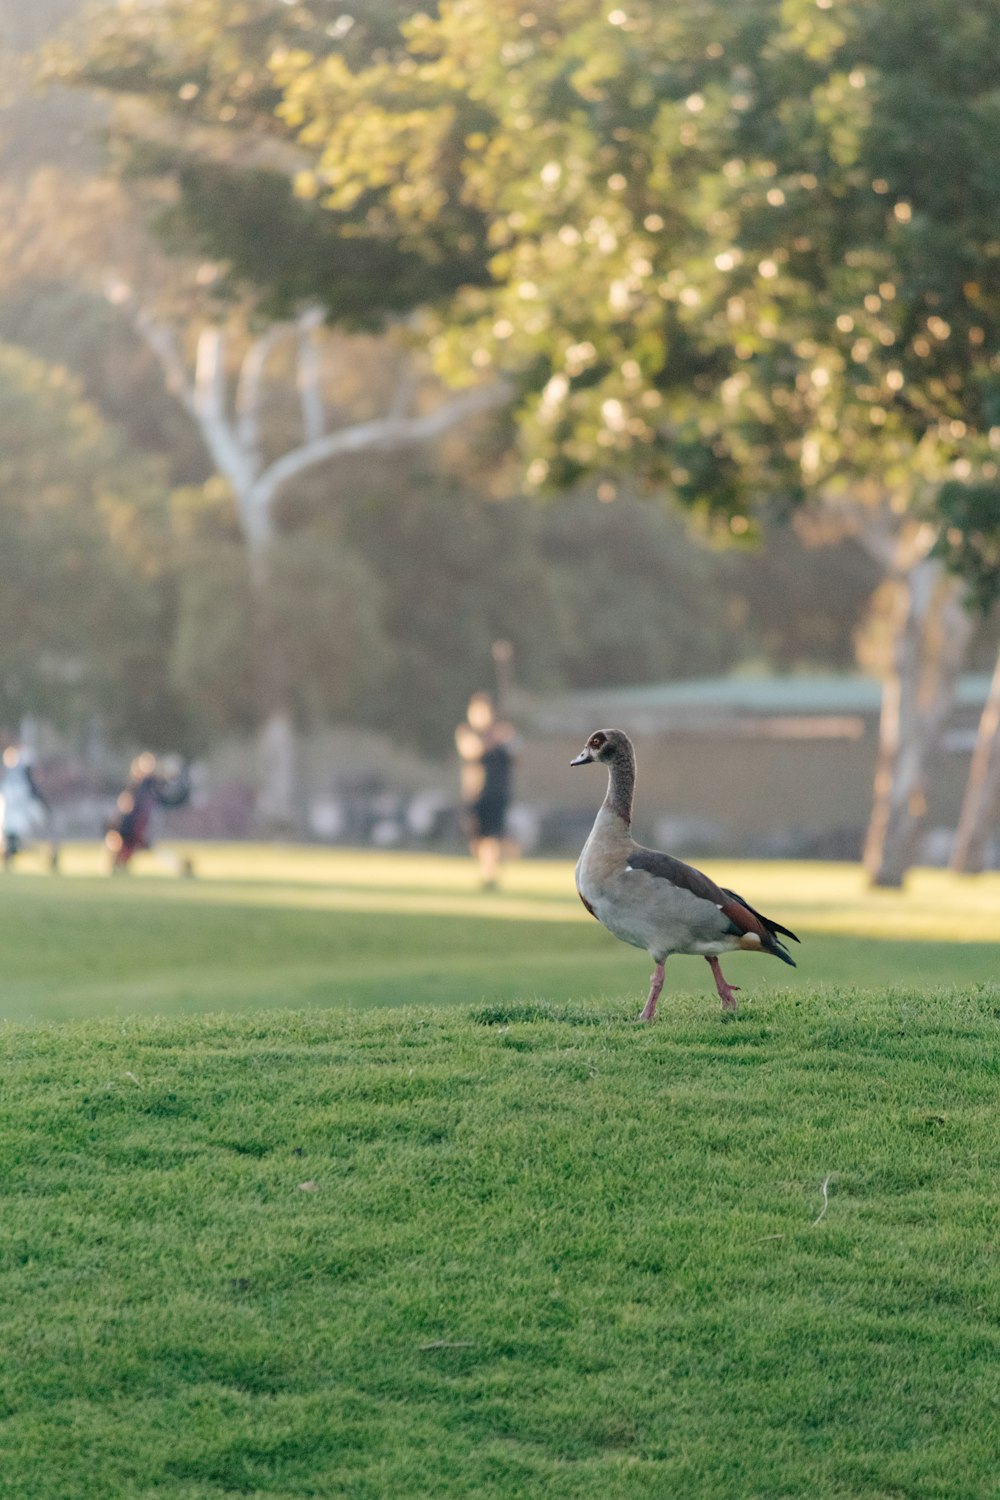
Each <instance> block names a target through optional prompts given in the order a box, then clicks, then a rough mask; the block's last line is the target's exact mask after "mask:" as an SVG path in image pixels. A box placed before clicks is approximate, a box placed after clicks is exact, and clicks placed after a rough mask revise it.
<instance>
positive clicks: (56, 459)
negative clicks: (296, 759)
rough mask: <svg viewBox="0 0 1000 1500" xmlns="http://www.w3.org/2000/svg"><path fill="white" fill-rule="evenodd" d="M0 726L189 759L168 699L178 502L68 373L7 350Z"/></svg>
mask: <svg viewBox="0 0 1000 1500" xmlns="http://www.w3.org/2000/svg"><path fill="white" fill-rule="evenodd" d="M0 524H2V531H3V537H4V544H3V547H2V548H0V575H2V576H0V643H2V645H0V662H2V666H0V723H2V724H4V725H6V726H7V728H8V731H12V730H13V731H16V728H17V725H18V723H19V721H20V719H21V718H22V716H24V715H25V714H42V715H44V716H45V717H47V718H50V719H52V720H53V721H54V722H56V723H59V724H62V725H64V726H66V727H70V728H79V727H81V726H82V725H84V724H85V723H86V722H87V721H88V719H89V718H90V717H91V716H93V715H95V714H100V715H101V716H102V718H103V719H104V721H105V722H106V723H107V724H108V725H109V727H110V728H111V729H112V730H113V731H114V732H116V733H118V734H120V735H122V736H124V737H126V738H128V739H131V740H132V741H133V742H134V741H135V740H143V739H154V740H155V741H156V742H157V743H173V744H175V745H179V746H180V747H181V748H187V743H186V741H187V737H188V735H189V732H190V731H189V725H188V723H187V722H186V720H185V718H184V715H183V713H182V712H181V710H180V707H179V704H178V700H177V698H176V696H175V695H173V694H171V693H170V692H169V691H165V690H164V687H163V683H164V680H165V677H166V672H165V667H164V663H165V659H166V655H167V652H168V649H169V641H170V637H171V633H172V630H173V595H172V578H171V566H170V565H171V557H172V545H171V532H170V521H169V505H168V496H167V491H166V488H165V486H164V485H163V483H162V480H161V479H160V477H159V475H158V474H157V472H156V470H155V469H154V468H153V467H151V465H150V464H149V463H148V462H146V461H145V460H143V459H141V458H138V457H136V455H135V454H134V453H132V452H130V451H129V449H128V448H127V447H126V446H125V445H124V444H123V443H122V442H121V441H120V440H119V439H118V438H117V437H116V435H115V434H114V432H113V431H111V430H110V429H109V428H108V427H107V426H106V425H105V424H104V423H103V421H102V420H101V418H100V417H99V415H98V413H97V412H96V411H95V409H94V408H93V407H91V406H90V405H88V404H87V403H86V402H84V401H83V400H82V399H81V398H80V394H79V389H78V386H77V385H76V383H75V382H74V381H73V380H72V379H71V378H70V377H69V376H68V375H67V374H66V372H65V371H62V370H59V369H56V368H54V367H52V366H50V365H46V364H44V363H43V362H41V361H40V360H37V359H33V358H32V357H30V356H29V355H26V354H25V353H24V352H23V351H21V350H18V349H14V348H11V347H9V346H5V345H0Z"/></svg>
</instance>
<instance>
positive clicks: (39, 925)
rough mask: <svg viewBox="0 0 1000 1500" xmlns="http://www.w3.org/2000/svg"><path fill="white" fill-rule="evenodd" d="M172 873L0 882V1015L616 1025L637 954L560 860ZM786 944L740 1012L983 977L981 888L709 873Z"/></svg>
mask: <svg viewBox="0 0 1000 1500" xmlns="http://www.w3.org/2000/svg"><path fill="white" fill-rule="evenodd" d="M182 852H183V854H184V855H185V857H189V858H190V859H191V860H192V862H193V864H194V868H195V870H196V872H197V873H196V878H195V879H193V880H187V879H181V878H178V877H177V875H176V874H175V873H171V872H170V870H169V868H168V867H167V866H165V865H163V864H161V863H159V862H157V861H156V860H155V859H154V858H153V857H151V856H145V857H143V859H142V860H141V861H140V862H138V863H137V867H136V873H135V874H134V875H132V876H129V877H127V878H124V879H122V878H119V879H115V880H112V879H110V878H109V877H108V876H107V875H102V874H100V873H99V872H100V870H101V853H100V851H99V849H98V848H97V847H96V846H68V847H67V849H66V850H65V854H64V861H63V868H64V873H63V874H62V875H60V876H58V877H52V876H49V875H44V876H43V875H42V873H41V868H42V867H41V863H40V862H36V864H35V867H34V873H33V871H32V865H31V863H30V861H27V860H26V861H25V863H24V865H23V867H21V869H20V870H19V872H18V873H15V874H14V875H12V876H10V877H9V878H7V879H5V880H4V881H3V882H2V884H0V946H2V951H3V954H4V983H3V988H2V993H0V1015H3V1016H7V1017H8V1018H22V1019H31V1018H36V1019H44V1018H58V1019H68V1018H71V1017H73V1016H82V1015H101V1014H105V1015H109V1014H131V1013H141V1014H165V1015H171V1014H184V1013H187V1012H191V1011H211V1010H255V1009H262V1008H279V1007H290V1008H295V1007H298V1006H303V1005H316V1006H324V1007H329V1006H333V1007H354V1008H357V1007H361V1008H363V1007H368V1006H384V1005H398V1004H433V1005H442V1004H451V1003H459V1004H467V1003H468V1004H473V1005H475V1004H481V1005H490V1004H501V1005H506V1004H515V1005H520V1004H534V1003H538V1004H554V1005H559V1004H573V1005H580V1004H589V1003H590V1002H591V1001H592V1000H593V999H594V998H595V997H602V996H606V997H609V998H610V997H617V1000H616V1004H617V1005H618V1006H619V1008H620V1011H621V1014H622V1015H630V1014H632V1012H633V1010H634V1009H636V1008H637V1006H638V1004H639V1003H640V1001H641V998H642V995H643V993H644V990H645V988H646V981H647V978H648V969H649V964H648V960H647V958H646V957H645V956H644V955H643V954H641V953H639V952H637V951H636V950H634V949H630V948H626V947H624V946H623V945H622V944H620V943H618V942H616V941H615V940H614V939H613V938H612V937H610V936H609V934H608V933H606V932H605V931H604V930H603V929H602V928H601V927H600V926H599V925H598V924H597V923H596V922H594V921H593V919H592V918H591V917H590V916H588V914H587V913H586V912H585V911H584V909H583V907H582V905H581V903H580V902H579V900H578V899H577V896H576V893H575V889H574V885H573V869H572V863H571V862H570V861H567V860H559V861H527V860H526V861H521V862H517V863H512V864H511V865H510V866H509V867H508V868H507V870H506V871H505V875H504V889H503V890H502V891H500V892H498V893H497V892H489V893H484V892H481V891H480V890H478V888H477V877H476V871H475V869H474V867H473V865H472V862H471V861H470V860H468V859H463V858H456V857H446V856H424V855H418V854H381V853H373V852H371V851H364V852H358V851H351V850H326V849H319V848H294V847H281V846H278V847H271V846H267V845H214V844H212V845H208V844H206V845H191V846H185V847H184V849H183V851H182ZM709 868H710V869H711V870H712V872H713V873H714V874H716V875H717V876H719V877H720V878H722V879H724V880H725V882H726V884H728V885H731V886H732V887H733V888H735V889H736V890H739V891H741V892H742V893H743V894H744V895H745V896H746V898H747V899H748V900H750V901H752V902H754V903H755V904H756V905H759V906H760V907H761V908H762V909H763V910H765V911H768V912H769V913H772V914H773V915H774V916H776V917H778V918H779V920H782V921H784V922H785V923H786V924H787V925H789V926H791V927H793V928H794V929H795V930H796V931H798V932H799V934H800V936H801V937H802V938H803V944H802V947H801V948H797V949H796V950H795V954H796V957H797V959H798V961H799V965H800V967H799V970H798V971H797V972H795V971H793V970H791V969H788V968H786V967H785V966H783V965H778V964H776V963H773V962H770V961H769V960H767V959H763V958H760V957H758V956H756V955H744V954H736V955H734V956H733V957H732V959H731V960H729V961H728V962H727V973H731V976H732V978H733V980H734V982H735V983H738V984H740V985H741V986H742V987H743V996H742V1001H743V1004H744V1005H745V1006H752V1005H753V1004H754V1003H755V1002H756V1000H757V999H758V998H760V997H764V996H767V995H770V994H782V993H787V994H797V993H800V992H801V991H802V990H803V989H804V988H810V987H813V988H815V987H816V986H820V987H822V986H824V985H834V986H841V985H857V986H860V987H862V988H877V987H884V986H886V985H892V986H894V987H897V988H903V989H905V988H907V987H909V988H913V989H915V990H917V991H921V992H928V991H932V990H936V989H938V988H940V987H941V986H950V985H955V984H983V983H987V982H989V981H990V980H992V978H993V977H994V975H995V972H996V957H997V950H996V946H995V943H996V938H997V935H998V918H997V913H998V911H1000V877H997V876H994V875H990V876H983V877H980V878H977V879H975V880H968V881H961V880H958V879H956V878H955V877H949V876H947V875H946V874H944V873H942V872H936V871H917V872H915V873H914V875H913V877H912V878H911V881H910V882H909V884H908V886H907V889H906V890H905V891H903V892H891V893H886V892H868V891H867V890H866V889H865V886H864V880H863V876H862V874H861V872H860V871H859V870H858V869H857V868H856V867H854V866H850V865H822V864H790V863H776V864H769V863H764V862H760V863H754V864H743V863H740V862H739V861H733V862H731V863H729V864H726V865H723V864H721V863H720V864H718V865H713V866H710V867H709ZM687 993H691V994H698V995H700V996H702V997H703V1001H704V1004H705V1005H706V1007H708V1009H709V1010H710V1011H711V1010H712V1009H713V1007H714V1005H715V1000H714V998H713V986H712V984H711V976H710V974H709V972H708V968H707V965H705V964H704V963H703V962H701V961H700V960H696V959H684V958H677V959H672V960H671V961H670V963H669V964H668V967H667V985H666V990H665V1002H664V1003H665V1012H664V1013H665V1015H667V1016H669V1014H670V1007H671V1004H672V997H675V996H678V995H681V994H687Z"/></svg>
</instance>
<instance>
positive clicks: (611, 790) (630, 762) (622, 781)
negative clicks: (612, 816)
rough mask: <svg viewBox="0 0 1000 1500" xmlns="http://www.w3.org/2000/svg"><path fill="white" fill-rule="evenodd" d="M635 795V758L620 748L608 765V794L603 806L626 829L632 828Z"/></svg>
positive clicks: (623, 748)
mask: <svg viewBox="0 0 1000 1500" xmlns="http://www.w3.org/2000/svg"><path fill="white" fill-rule="evenodd" d="M634 794H635V757H634V756H633V755H632V754H631V753H630V752H629V751H628V750H627V749H626V748H625V747H624V746H622V747H621V749H620V750H618V752H617V754H616V755H615V757H614V759H613V760H612V761H611V762H610V763H609V765H608V794H607V796H606V797H605V799H604V806H605V807H606V808H608V809H609V810H610V811H611V812H613V813H616V814H617V816H618V817H619V818H621V820H622V822H623V823H624V824H625V827H626V828H631V826H632V798H633V796H634Z"/></svg>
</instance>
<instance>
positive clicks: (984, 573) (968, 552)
mask: <svg viewBox="0 0 1000 1500" xmlns="http://www.w3.org/2000/svg"><path fill="white" fill-rule="evenodd" d="M940 504H941V509H942V512H943V514H944V517H945V519H946V520H947V521H948V522H949V523H950V524H949V525H948V526H947V527H946V529H945V531H944V533H943V535H942V537H941V539H940V541H939V543H938V551H939V553H940V554H941V555H942V556H943V558H944V559H945V561H946V562H947V563H948V565H949V566H950V567H951V568H952V569H953V570H955V571H956V572H958V573H959V574H960V575H961V576H963V577H965V578H967V579H969V580H970V589H971V592H972V597H973V600H974V602H975V604H976V606H977V608H978V609H979V610H981V611H982V613H983V614H984V615H986V616H987V617H989V615H990V612H991V611H994V612H995V606H996V604H997V602H998V601H1000V486H997V485H995V484H989V485H970V484H963V485H958V484H949V485H945V486H944V488H943V490H942V492H941V497H940ZM998 811H1000V654H998V656H997V662H996V666H995V668H994V671H993V680H992V682H991V684H990V689H989V692H988V694H987V697H986V703H985V705H984V707H983V712H982V716H981V718H980V721H979V729H978V732H977V735H976V744H975V747H974V749H973V753H972V762H971V764H970V766H969V779H968V783H967V785H966V788H965V795H964V797H963V798H962V808H961V812H960V813H959V818H958V827H957V829H956V831H955V844H954V847H953V849H952V855H951V861H950V864H951V868H952V869H953V870H957V871H959V872H961V873H962V874H974V873H977V872H978V871H980V870H982V868H983V864H984V860H985V856H986V849H987V846H988V845H989V841H990V836H991V834H992V832H993V827H994V824H995V822H996V818H997V814H998Z"/></svg>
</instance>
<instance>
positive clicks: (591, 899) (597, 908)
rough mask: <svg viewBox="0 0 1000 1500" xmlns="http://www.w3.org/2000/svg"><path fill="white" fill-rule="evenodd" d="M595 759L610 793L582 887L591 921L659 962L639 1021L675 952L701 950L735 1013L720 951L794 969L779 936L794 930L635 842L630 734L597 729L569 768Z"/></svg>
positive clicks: (587, 852) (582, 864) (579, 873)
mask: <svg viewBox="0 0 1000 1500" xmlns="http://www.w3.org/2000/svg"><path fill="white" fill-rule="evenodd" d="M592 761H601V762H602V763H603V764H604V765H606V766H607V768H608V794H607V796H606V797H605V799H604V802H603V804H602V806H601V807H600V809H599V811H598V814H597V817H596V818H595V819H594V826H593V828H592V829H591V831H590V837H589V838H588V840H587V842H586V844H584V846H583V852H582V854H581V855H580V858H579V861H578V862H577V866H576V888H577V890H578V891H579V893H580V899H581V901H582V902H583V904H584V906H585V907H586V908H587V910H588V911H589V912H590V914H591V916H594V917H596V918H597V920H598V921H599V922H602V923H603V924H604V926H605V927H606V928H607V929H608V931H609V932H613V933H614V935H615V937H617V938H621V940H622V942H623V943H631V944H632V946H633V947H634V948H645V949H646V951H647V953H648V954H649V955H650V957H651V958H652V959H653V962H654V963H655V964H656V968H655V969H654V970H653V975H652V979H651V980H650V985H649V998H648V999H647V1001H646V1008H645V1009H644V1011H643V1012H642V1015H641V1016H640V1017H639V1019H640V1020H641V1021H651V1020H652V1019H653V1017H654V1016H655V1014H656V1002H657V1000H658V999H659V998H660V991H661V989H662V988H663V966H664V964H665V963H666V960H667V959H668V958H669V957H670V955H671V953H697V954H700V955H701V956H702V957H703V958H706V959H707V960H708V962H709V964H710V966H711V969H712V974H713V976H714V978H715V987H716V989H717V990H718V992H719V998H720V999H721V1001H722V1008H723V1010H728V1011H734V1010H735V1009H736V999H735V996H736V991H737V989H738V988H739V986H738V985H731V984H727V983H726V981H725V979H724V978H723V975H722V970H721V968H720V967H719V955H720V953H731V952H733V951H734V950H735V949H737V948H742V949H744V950H746V951H747V952H751V953H771V954H773V955H774V957H775V958H780V959H781V960H782V961H783V962H784V963H786V964H791V965H792V967H793V968H794V967H795V960H794V959H793V958H792V957H791V956H790V954H789V953H788V952H787V950H786V949H785V948H784V947H783V946H782V943H781V941H780V939H779V937H778V934H779V933H782V934H783V935H784V936H785V937H790V938H791V939H792V940H793V941H794V942H796V943H797V942H798V941H799V940H798V938H797V937H796V936H795V933H794V932H790V931H789V929H788V928H787V927H782V926H781V924H780V923H778V922H772V921H771V919H770V918H769V917H764V916H761V914H760V912H759V911H754V909H753V907H752V906H748V905H747V903H746V902H745V901H744V900H743V898H742V896H737V894H736V892H735V891H727V890H725V889H724V888H722V887H720V886H717V885H716V884H715V881H714V880H710V879H709V878H708V876H707V875H703V874H702V873H701V871H700V870H695V869H694V868H692V866H691V865H686V864H684V863H683V862H682V861H681V860H679V859H674V858H673V857H672V856H671V855H669V854H659V853H657V851H656V850H655V849H643V848H642V846H641V845H640V844H637V843H636V842H635V841H634V839H633V838H632V795H633V792H634V790H635V751H634V750H633V748H632V741H631V740H630V739H629V737H628V735H627V734H625V733H623V731H622V730H620V729H598V730H597V732H596V733H595V734H592V735H591V736H590V739H589V740H588V741H587V743H586V745H584V747H583V750H582V751H581V753H580V754H579V755H578V756H577V757H576V759H575V760H573V761H571V762H570V764H571V765H574V766H586V765H589V764H590V763H591V762H592Z"/></svg>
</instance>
